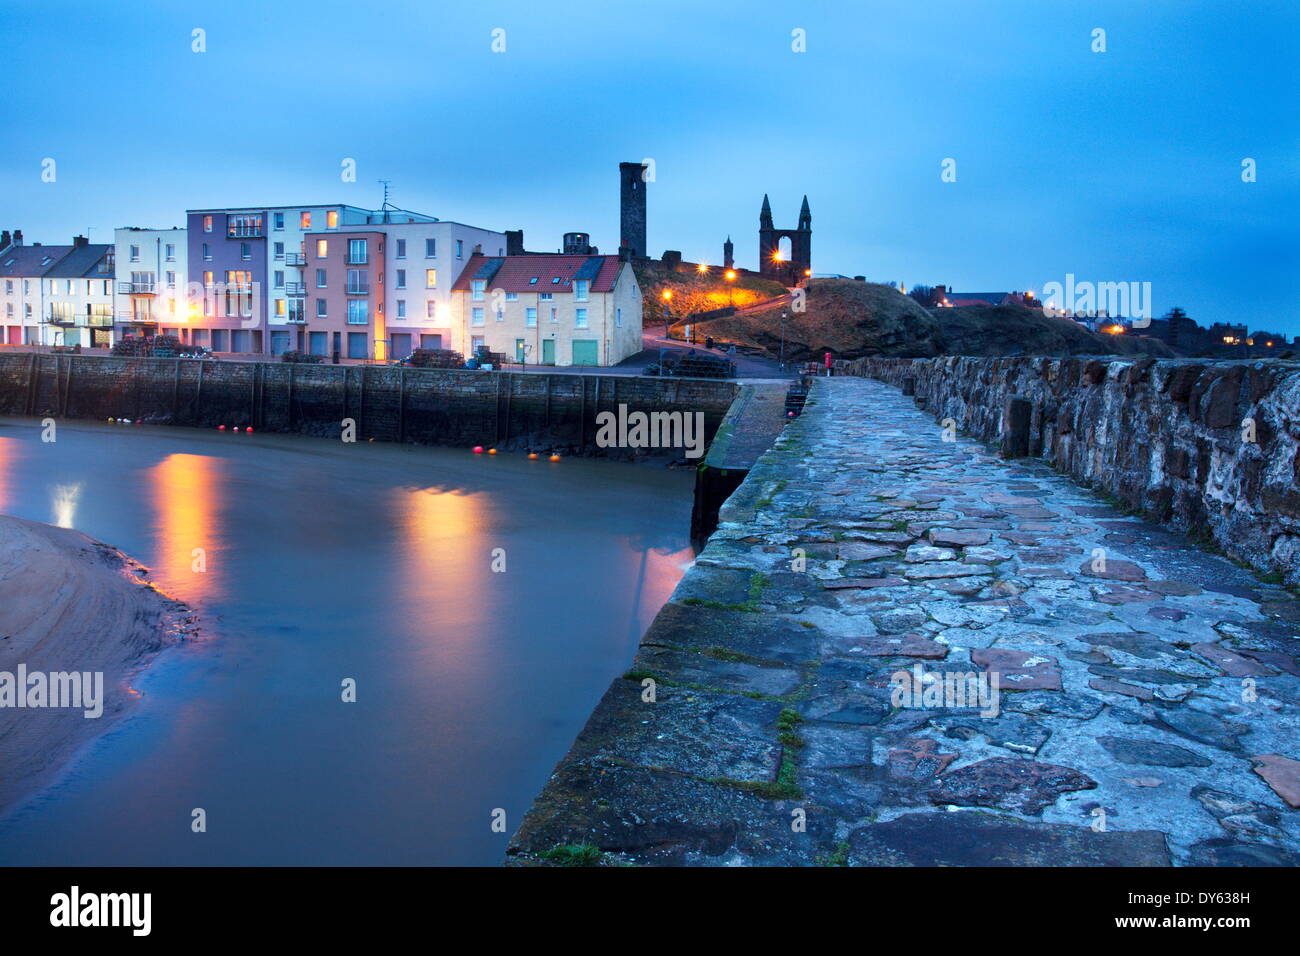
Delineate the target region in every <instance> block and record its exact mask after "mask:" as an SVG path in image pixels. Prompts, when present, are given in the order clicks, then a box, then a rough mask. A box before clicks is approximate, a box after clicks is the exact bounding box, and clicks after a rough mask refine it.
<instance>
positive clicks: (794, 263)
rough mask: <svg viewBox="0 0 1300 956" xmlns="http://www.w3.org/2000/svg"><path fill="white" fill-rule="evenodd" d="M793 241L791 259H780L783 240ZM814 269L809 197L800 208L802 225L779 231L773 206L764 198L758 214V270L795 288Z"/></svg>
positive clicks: (804, 199)
mask: <svg viewBox="0 0 1300 956" xmlns="http://www.w3.org/2000/svg"><path fill="white" fill-rule="evenodd" d="M785 238H788V239H789V240H790V256H789V259H788V260H786V259H784V258H782V259H778V258H777V254H778V253H779V252H780V249H781V240H782V239H785ZM811 268H812V211H811V210H810V209H809V208H808V197H807V196H804V197H803V206H802V207H800V209H799V224H798V226H796V227H795V228H794V229H777V228H776V226H774V225H773V224H772V204H771V203H770V202H769V201H768V198H767V196H766V195H764V196H763V208H762V209H761V210H760V211H759V214H758V271H759V272H760V273H762V274H763V275H764V276H767V277H768V278H770V279H777V280H779V281H781V282H785V283H787V284H789V285H793V284H794V283H796V282H799V281H800V280H802V279H803V277H804V275H805V273H806V272H807V271H808V270H810V269H811Z"/></svg>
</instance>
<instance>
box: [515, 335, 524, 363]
mask: <svg viewBox="0 0 1300 956" xmlns="http://www.w3.org/2000/svg"><path fill="white" fill-rule="evenodd" d="M515 361H516V362H518V363H519V364H520V365H522V364H523V363H524V340H523V339H515Z"/></svg>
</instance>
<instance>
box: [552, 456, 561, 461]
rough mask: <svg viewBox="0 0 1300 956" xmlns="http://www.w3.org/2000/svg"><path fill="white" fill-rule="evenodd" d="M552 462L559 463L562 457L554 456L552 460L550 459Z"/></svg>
mask: <svg viewBox="0 0 1300 956" xmlns="http://www.w3.org/2000/svg"><path fill="white" fill-rule="evenodd" d="M550 460H551V461H559V460H560V456H559V455H552V456H551V458H550Z"/></svg>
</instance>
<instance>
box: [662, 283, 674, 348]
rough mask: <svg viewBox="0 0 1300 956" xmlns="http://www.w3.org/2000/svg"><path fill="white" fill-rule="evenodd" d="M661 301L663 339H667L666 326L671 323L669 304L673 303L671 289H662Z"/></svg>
mask: <svg viewBox="0 0 1300 956" xmlns="http://www.w3.org/2000/svg"><path fill="white" fill-rule="evenodd" d="M663 300H664V338H668V326H669V324H670V323H671V319H672V310H671V309H670V308H669V304H670V303H671V302H672V301H673V290H672V289H664V291H663Z"/></svg>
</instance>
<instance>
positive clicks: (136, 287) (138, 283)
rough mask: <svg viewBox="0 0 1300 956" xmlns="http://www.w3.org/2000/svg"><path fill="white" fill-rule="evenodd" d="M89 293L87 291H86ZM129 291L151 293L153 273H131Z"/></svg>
mask: <svg viewBox="0 0 1300 956" xmlns="http://www.w3.org/2000/svg"><path fill="white" fill-rule="evenodd" d="M87 291H89V290H87ZM131 291H132V292H152V291H153V273H152V272H132V273H131Z"/></svg>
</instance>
